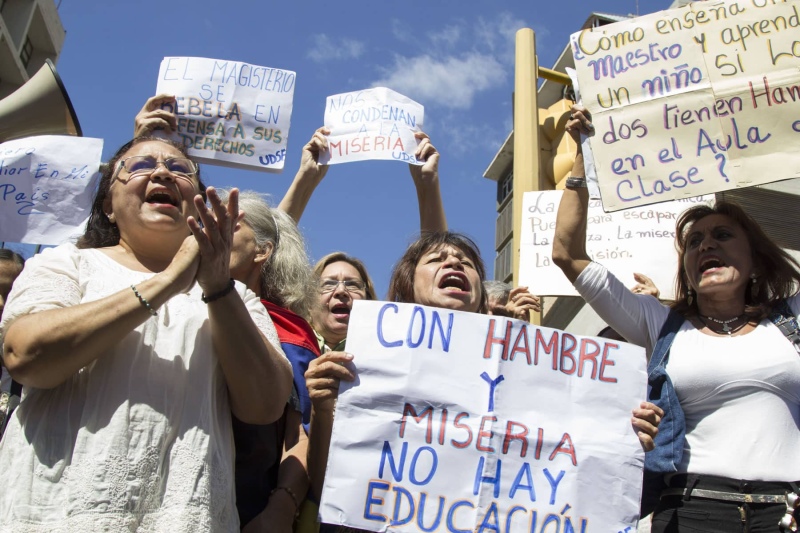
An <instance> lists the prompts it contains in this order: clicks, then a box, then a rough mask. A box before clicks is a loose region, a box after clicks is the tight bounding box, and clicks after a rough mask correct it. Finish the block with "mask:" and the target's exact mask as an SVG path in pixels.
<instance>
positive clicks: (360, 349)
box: [320, 301, 646, 532]
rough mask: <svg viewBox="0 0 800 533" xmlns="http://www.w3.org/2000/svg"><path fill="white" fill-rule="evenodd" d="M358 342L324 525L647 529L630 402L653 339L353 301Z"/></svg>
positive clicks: (352, 336) (338, 425)
mask: <svg viewBox="0 0 800 533" xmlns="http://www.w3.org/2000/svg"><path fill="white" fill-rule="evenodd" d="M346 350H347V352H348V353H351V354H353V356H354V360H353V363H354V366H355V367H356V369H357V380H356V381H355V382H353V383H348V384H345V383H343V384H342V386H341V388H340V394H339V400H338V403H337V406H336V415H335V417H334V427H333V436H332V440H331V448H330V455H329V458H328V467H327V473H326V476H325V486H324V489H323V493H322V501H321V504H320V514H321V519H322V521H323V522H326V523H332V524H346V525H348V526H352V527H357V528H363V529H368V530H372V531H401V532H404V531H408V532H420V531H426V532H430V531H434V530H436V531H482V532H485V531H487V530H494V531H495V532H497V531H511V532H514V531H525V532H527V531H537V532H539V531H570V529H569V528H567V526H566V524H567V521H570V523H571V526H572V529H571V531H576V532H578V531H586V532H591V531H613V532H617V531H625V530H626V529H625V528H631V529H629V530H628V531H632V530H635V524H636V519H637V516H638V512H639V495H640V491H641V481H642V465H643V460H644V454H643V452H642V450H641V447H640V444H639V441H638V439H637V437H636V435H635V433H634V431H633V429H632V427H631V422H630V417H631V414H630V413H631V409H633V408H634V407H636V406H638V405H639V403H640V402H641V401H642V399H643V398H644V397H645V385H646V376H645V354H644V349H643V348H640V347H636V346H633V345H630V344H626V343H619V342H615V341H609V340H608V339H599V338H588V337H579V336H575V335H570V334H568V333H565V332H562V331H558V330H554V329H549V328H540V327H536V326H534V325H532V324H528V323H527V322H522V321H518V320H512V319H507V318H501V317H491V316H487V315H480V314H475V313H465V312H458V311H449V310H446V309H436V308H431V307H423V306H416V305H411V304H395V303H387V302H375V301H357V302H356V303H355V306H354V307H353V312H352V317H351V319H350V325H349V328H348V336H347V347H346ZM548 524H549V525H548ZM556 524H557V525H556Z"/></svg>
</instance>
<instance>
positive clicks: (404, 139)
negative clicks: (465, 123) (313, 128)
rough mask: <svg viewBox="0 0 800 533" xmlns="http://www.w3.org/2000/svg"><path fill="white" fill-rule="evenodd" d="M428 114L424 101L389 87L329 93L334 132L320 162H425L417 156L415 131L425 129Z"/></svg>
mask: <svg viewBox="0 0 800 533" xmlns="http://www.w3.org/2000/svg"><path fill="white" fill-rule="evenodd" d="M424 114H425V109H424V108H423V107H422V106H421V105H420V104H418V103H417V102H415V101H414V100H411V99H410V98H407V97H405V96H403V95H402V94H400V93H396V92H394V91H393V90H391V89H387V88H385V87H375V88H373V89H365V90H363V91H355V92H352V93H343V94H335V95H333V96H329V97H328V100H327V102H326V104H325V127H327V128H328V129H330V130H331V134H330V135H329V136H328V151H327V152H323V153H322V154H321V155H320V161H321V162H322V163H323V164H326V165H334V164H336V163H347V162H350V161H365V160H367V159H395V160H398V161H404V162H406V163H412V164H415V165H422V164H423V162H422V161H418V160H417V158H416V157H414V152H415V151H416V149H417V145H418V144H419V143H418V142H417V140H416V138H415V137H414V132H417V131H421V130H422V119H423V116H424Z"/></svg>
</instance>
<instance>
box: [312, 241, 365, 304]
mask: <svg viewBox="0 0 800 533" xmlns="http://www.w3.org/2000/svg"><path fill="white" fill-rule="evenodd" d="M340 261H341V262H343V263H348V264H349V265H351V266H352V267H353V268H355V269H356V270H358V274H359V275H360V276H361V281H363V282H364V284H365V285H366V289H365V292H366V298H365V299H366V300H377V299H378V297H377V295H376V294H375V286H374V285H373V284H372V278H370V277H369V274H368V273H367V267H365V266H364V263H362V262H361V260H360V259H357V258H355V257H352V256H350V255H347V254H346V253H344V252H333V253H330V254H328V255H326V256H324V257H323V258H322V259H320V260H319V261H317V264H316V265H314V274H315V275H316V277H317V278H319V277H320V276H322V271H323V270H325V267H327V266H328V265H331V264H333V263H338V262H340Z"/></svg>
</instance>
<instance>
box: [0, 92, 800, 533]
mask: <svg viewBox="0 0 800 533" xmlns="http://www.w3.org/2000/svg"><path fill="white" fill-rule="evenodd" d="M171 98H172V97H170V96H167V95H160V96H157V97H153V98H151V99H150V100H148V101H147V103H146V104H145V106H144V107H143V108H142V111H141V112H140V113H139V115H137V117H136V120H135V128H134V134H135V136H134V139H133V140H131V141H130V142H128V143H127V144H125V145H124V146H122V147H121V148H120V149H119V150H118V151H117V152H116V153H115V154H114V155H113V157H112V158H111V159H110V160H109V162H108V164H106V165H105V166H104V170H103V173H102V179H101V180H100V183H99V186H98V190H97V193H96V197H95V199H94V202H93V205H92V212H91V216H90V218H89V221H88V223H87V226H86V228H85V232H84V234H83V235H82V236H81V237H80V239H79V240H78V241H77V242H76V243H67V244H63V245H61V246H59V247H57V248H53V249H48V250H45V251H44V252H43V253H41V254H38V255H36V256H34V257H33V258H31V259H29V260H28V262H27V263H26V264H25V265H24V268H23V264H22V261H21V258H20V257H19V256H16V255H13V254H10V253H7V252H6V251H5V250H3V251H2V255H0V305H2V306H3V307H0V312H2V322H0V336H1V337H0V342H2V343H3V358H2V360H3V366H4V368H3V376H4V382H3V390H4V396H3V398H4V399H5V402H6V403H5V411H3V412H4V413H9V416H8V417H4V418H7V424H6V427H5V432H4V434H3V436H2V441H0V487H3V490H2V491H0V531H37V532H38V531H75V530H81V529H82V530H85V531H100V530H107V531H121V530H125V531H167V530H169V531H235V530H237V529H240V528H241V530H242V531H247V532H258V531H270V532H272V531H275V532H283V533H286V532H290V531H298V532H301V533H313V532H315V531H318V530H319V529H320V528H321V529H323V530H328V531H330V530H332V529H338V528H339V526H336V525H326V524H322V525H320V524H318V523H317V522H316V503H317V502H319V500H320V497H321V493H322V487H323V484H324V478H325V471H326V466H327V463H328V452H329V447H330V442H331V433H332V428H333V418H334V413H335V407H336V400H337V396H338V391H339V386H340V383H341V382H342V381H352V380H355V379H356V378H357V371H356V366H354V364H353V362H354V355H353V354H351V353H348V352H347V348H346V339H347V331H348V325H349V320H350V313H351V310H352V307H353V303H354V301H356V300H376V299H378V298H379V296H378V295H377V294H376V291H375V288H374V285H373V282H372V280H371V279H370V276H369V273H368V271H367V268H366V266H365V265H364V263H363V262H362V261H361V260H359V259H357V258H355V257H352V256H350V255H348V254H347V253H345V252H335V253H331V254H328V255H326V256H325V257H323V258H321V259H320V260H319V261H318V262H317V263H316V264H315V265H314V266H313V267H312V266H311V263H310V260H309V256H308V254H307V250H306V246H305V242H304V238H303V235H302V233H301V232H300V231H299V229H298V226H297V223H298V222H299V220H300V219H301V217H302V215H303V212H304V210H305V209H306V207H307V205H308V204H309V201H310V200H311V197H312V196H313V193H314V190H315V189H316V187H317V186H318V185H319V184H320V182H321V180H322V179H323V178H324V176H325V174H326V172H327V166H325V165H321V164H320V162H319V161H320V154H321V153H323V152H324V151H325V150H327V140H326V134H328V133H329V131H328V130H326V129H325V128H320V129H319V130H317V131H316V132H314V134H313V135H312V137H311V139H310V140H309V142H308V143H306V144H305V146H304V147H303V150H302V158H301V165H300V169H299V170H298V173H297V175H296V176H295V178H294V181H293V183H292V185H291V186H290V188H289V190H288V192H287V193H286V196H285V197H284V198H283V199H282V200H281V202H280V203H279V205H278V206H277V207H273V206H272V205H270V203H269V201H268V199H267V198H265V197H263V196H261V195H259V194H257V193H252V192H241V193H240V192H239V191H238V190H237V189H230V190H216V189H214V188H213V187H206V186H205V185H204V184H203V181H202V179H201V172H200V167H199V165H198V164H197V163H196V162H195V161H193V160H192V158H191V157H190V156H189V155H188V154H187V153H186V151H185V150H184V148H183V147H182V146H180V145H176V144H174V143H172V142H170V141H166V140H164V139H162V138H160V137H157V136H153V133H154V132H155V131H156V130H165V131H167V132H169V131H170V130H172V129H174V128H175V126H176V122H175V116H174V115H172V114H171V113H169V112H167V111H164V110H162V108H161V105H160V104H161V103H163V102H169V101H170V100H171ZM567 129H568V130H569V131H570V133H571V134H572V135H573V136H575V137H576V138H577V136H578V135H580V134H581V133H584V134H591V133H592V131H593V129H592V128H591V123H590V117H589V115H588V113H586V112H585V110H583V109H582V108H580V107H575V108H574V112H573V115H572V118H571V120H570V122H569V123H568V126H567ZM417 138H418V140H419V146H418V149H417V152H416V157H417V158H418V160H419V161H420V162H422V163H423V164H421V165H409V170H410V173H411V177H412V181H413V183H414V186H415V188H416V191H417V198H418V212H419V230H420V234H419V238H417V239H416V240H415V241H414V242H412V243H411V244H410V245H409V246H408V247H407V249H406V250H405V251H404V252H403V253H402V255H401V256H400V258H399V260H398V261H397V263H396V265H395V267H394V270H393V272H392V274H391V280H390V284H389V291H388V294H387V295H386V299H387V300H389V301H394V302H403V303H415V304H420V305H427V306H433V307H438V308H444V309H452V310H460V311H465V312H470V313H483V314H493V315H501V316H507V317H512V318H516V319H522V320H528V319H529V318H530V313H531V312H539V311H541V302H540V300H539V298H537V297H536V296H534V295H532V294H531V293H530V292H529V291H528V290H527V288H526V287H516V288H515V287H511V286H508V285H505V284H502V283H499V282H492V281H489V280H487V279H486V270H485V267H484V263H483V260H482V258H481V255H480V252H479V250H478V247H477V246H476V244H475V243H474V242H473V241H472V240H470V239H469V238H468V237H467V236H465V235H462V234H459V233H456V232H452V231H449V229H448V224H447V218H446V216H445V210H444V205H443V201H442V196H441V193H440V189H439V175H438V162H439V153H438V151H437V149H436V148H435V147H434V145H433V144H432V143H431V140H430V139H429V138H428V136H427V135H426V134H424V133H418V134H417ZM577 144H578V146H579V147H580V143H577ZM582 176H583V161H582V155H581V154H580V152H579V154H578V157H577V158H576V163H575V167H574V168H573V172H572V178H570V181H569V182H568V188H567V190H566V191H565V193H564V196H563V199H562V202H561V206H560V208H559V211H558V218H557V223H556V238H555V242H554V247H553V259H554V261H555V262H556V264H557V265H558V266H559V267H561V269H562V270H563V271H564V274H565V275H566V276H567V278H569V279H570V281H571V282H572V283H573V284H574V285H575V287H576V289H577V290H578V292H579V293H580V294H581V296H582V297H583V298H584V299H585V300H586V302H588V303H589V305H591V306H592V307H593V308H594V309H595V310H596V311H597V313H598V314H599V315H600V316H601V317H602V318H603V319H604V320H605V321H606V322H607V323H608V324H609V327H610V328H613V330H609V331H608V332H606V331H604V332H601V333H602V334H604V335H609V336H610V335H611V334H615V335H618V336H619V337H620V338H622V339H625V340H627V341H629V342H632V343H634V344H637V345H640V346H644V347H645V348H646V352H647V357H648V361H649V368H648V372H649V381H650V387H649V389H650V393H649V395H650V397H649V398H648V400H650V401H643V402H642V403H641V404H640V405H638V406H631V407H632V415H633V416H632V419H631V425H632V431H634V432H635V434H636V435H637V436H638V438H639V440H640V442H641V444H642V447H643V448H644V449H645V450H647V451H648V453H647V454H646V457H647V461H646V467H647V475H648V476H649V477H648V483H646V486H647V487H649V488H650V487H654V489H653V491H654V492H652V494H654V496H653V497H652V498H649V499H648V498H645V501H646V502H648V501H649V502H651V503H653V504H654V505H653V506H654V507H655V512H654V514H653V519H652V527H653V531H753V532H760V531H777V530H778V522H779V521H781V520H783V521H784V522H787V520H790V519H791V509H790V510H789V511H788V512H787V508H788V507H787V506H788V505H789V503H788V502H789V496H787V494H797V491H798V485H797V480H798V479H800V459H798V458H797V454H796V453H794V452H795V450H796V449H798V448H795V446H798V445H800V431H798V427H800V358H798V352H797V351H795V348H796V347H797V345H798V340H797V338H795V339H794V342H795V345H794V347H793V345H792V342H790V340H791V339H790V340H787V339H786V338H784V335H783V334H782V333H781V332H782V331H783V330H782V329H779V328H778V327H776V326H774V325H773V322H777V321H778V318H776V317H782V318H784V319H785V321H789V322H791V321H792V320H794V324H795V327H796V319H797V316H798V314H800V297H798V296H797V291H798V286H800V266H799V265H798V264H797V262H796V261H794V260H793V259H792V258H791V257H790V256H789V255H787V254H786V253H785V252H783V251H782V250H781V249H780V248H779V247H778V246H777V245H775V244H774V243H773V242H772V241H771V240H770V239H769V238H768V237H767V236H766V235H765V234H764V232H763V231H761V229H760V228H759V227H758V225H757V224H756V223H755V222H754V221H753V220H752V219H751V218H750V217H749V216H748V215H747V214H745V212H744V211H743V210H742V209H741V208H739V207H738V206H735V205H733V204H729V203H726V202H720V203H718V204H717V205H716V206H715V207H707V206H700V207H695V208H692V209H690V210H689V211H687V212H686V213H685V214H684V215H683V216H682V217H681V218H680V220H679V221H678V225H677V228H676V235H677V245H678V251H679V256H680V263H679V264H680V267H679V273H678V276H677V292H676V300H675V302H674V303H672V304H670V305H666V304H664V303H662V302H660V301H659V300H658V295H659V293H658V289H657V288H656V287H655V286H653V284H652V282H651V281H650V280H649V278H647V277H646V276H644V275H638V274H637V276H636V282H637V284H636V285H635V286H634V287H633V288H632V289H628V288H626V287H625V286H624V285H623V284H622V283H621V282H620V281H619V280H617V279H616V278H615V277H614V276H613V275H612V274H611V273H609V272H608V271H607V270H606V269H605V268H604V267H603V266H601V265H600V264H598V263H595V262H593V261H592V260H591V259H590V258H589V256H588V254H587V253H586V249H585V240H586V224H587V217H586V212H587V203H588V194H587V189H586V188H585V180H582ZM398 251H400V250H398ZM12 283H13V288H12ZM9 290H10V296H9V297H8V301H7V302H6V296H7V295H8V293H9ZM798 335H800V334H798ZM673 347H674V350H672V349H671V348H673ZM670 354H671V355H672V357H670ZM668 363H669V366H667V364H668ZM8 376H10V377H8ZM11 378H13V380H12V379H11ZM12 387H14V389H15V390H12ZM20 389H21V390H22V393H21V394H20V392H19V390H20ZM15 393H16V396H14V394H15ZM20 396H21V397H22V401H21V402H20V401H19V397H20ZM13 398H17V402H14V401H13ZM643 400H644V399H643ZM16 403H19V405H18V406H16ZM3 405H4V404H2V403H0V407H3ZM15 406H16V409H14V407H15ZM743 426H746V427H743ZM733 440H735V441H736V443H737V446H735V447H732V446H730V445H729V443H730V442H731V441H733ZM649 511H650V509H643V513H645V512H649ZM784 515H786V516H784ZM786 517H789V518H788V519H787V518H786ZM789 525H790V524H788V523H787V527H788V526H789Z"/></svg>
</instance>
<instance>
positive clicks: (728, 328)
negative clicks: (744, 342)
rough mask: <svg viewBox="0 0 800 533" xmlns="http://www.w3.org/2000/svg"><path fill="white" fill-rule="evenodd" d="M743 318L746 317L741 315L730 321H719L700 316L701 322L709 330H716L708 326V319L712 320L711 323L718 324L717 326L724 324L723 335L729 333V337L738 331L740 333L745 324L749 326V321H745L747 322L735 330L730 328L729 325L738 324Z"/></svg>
mask: <svg viewBox="0 0 800 533" xmlns="http://www.w3.org/2000/svg"><path fill="white" fill-rule="evenodd" d="M743 317H744V315H739V316H735V317H733V318H729V319H728V320H719V319H717V318H714V317H713V316H703V315H700V320H701V321H702V322H703V324H705V325H706V327H707V328H708V329H710V330H711V331H714V328H712V327H710V326H709V325H708V322H706V319H708V320H710V321H712V322H716V323H717V324H722V332H723V333H727V334H728V335H731V334H733V333H736V332H737V331H739V330H740V329H742V328H743V327H744V325H745V324H747V321H745V322H742V323H741V324H739V325H738V326H736V327H735V328H732V327H730V326H729V325H728V324H731V323H733V322H736V321H737V320H741V319H742V318H743Z"/></svg>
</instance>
